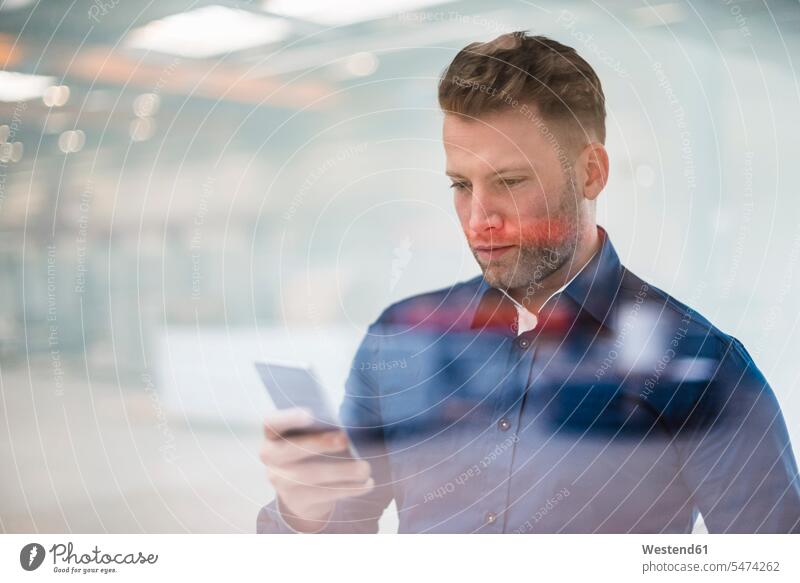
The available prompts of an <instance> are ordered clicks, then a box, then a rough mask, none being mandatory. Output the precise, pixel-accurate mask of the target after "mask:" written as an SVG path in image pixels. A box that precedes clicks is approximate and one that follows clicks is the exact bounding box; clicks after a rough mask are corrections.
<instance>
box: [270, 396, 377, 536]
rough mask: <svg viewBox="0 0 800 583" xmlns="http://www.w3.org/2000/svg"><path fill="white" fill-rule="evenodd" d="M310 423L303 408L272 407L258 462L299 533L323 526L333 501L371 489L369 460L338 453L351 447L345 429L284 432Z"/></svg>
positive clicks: (313, 530)
mask: <svg viewBox="0 0 800 583" xmlns="http://www.w3.org/2000/svg"><path fill="white" fill-rule="evenodd" d="M312 421H313V418H312V417H311V414H310V413H309V412H308V411H306V410H304V409H284V410H281V411H276V412H275V413H272V414H271V415H269V416H268V417H267V418H266V420H265V421H264V444H263V446H262V448H261V456H260V457H261V461H262V462H264V465H265V466H267V475H268V478H269V481H270V482H271V483H272V485H273V487H274V488H275V492H276V494H277V500H278V509H279V510H280V512H281V513H282V516H283V519H284V520H285V521H286V523H287V524H288V525H289V526H291V527H292V528H293V529H295V530H297V531H299V532H315V531H318V530H322V528H323V527H324V526H325V523H326V522H327V520H328V519H329V518H330V515H331V513H332V512H333V507H334V505H335V503H336V501H337V500H339V499H340V498H349V497H351V496H360V495H362V494H366V493H367V492H370V491H371V490H372V488H373V487H374V481H373V479H372V478H371V477H370V466H369V463H368V462H366V461H364V460H359V459H353V458H352V457H342V456H341V454H342V452H346V451H347V448H348V445H349V440H348V438H347V434H346V433H345V432H344V431H326V432H324V433H313V434H312V433H309V434H306V435H295V436H292V437H287V436H285V433H286V432H288V431H290V430H293V429H294V430H296V429H302V428H304V427H308V426H309V425H311V423H312ZM335 454H339V455H335Z"/></svg>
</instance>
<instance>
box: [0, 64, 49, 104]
mask: <svg viewBox="0 0 800 583" xmlns="http://www.w3.org/2000/svg"><path fill="white" fill-rule="evenodd" d="M54 81H55V79H54V78H53V77H44V76H42V75H25V74H24V73H12V72H9V71H0V101H27V100H29V99H37V98H39V97H41V96H42V95H44V92H45V90H46V89H47V88H48V87H49V86H50V85H52V84H53V82H54Z"/></svg>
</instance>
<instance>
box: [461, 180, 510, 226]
mask: <svg viewBox="0 0 800 583" xmlns="http://www.w3.org/2000/svg"><path fill="white" fill-rule="evenodd" d="M471 201H472V204H471V206H470V214H469V228H470V230H472V231H473V232H475V233H480V232H483V231H487V230H489V229H499V228H500V227H502V226H503V219H502V217H501V215H500V213H499V212H498V210H497V209H496V208H494V206H493V201H492V197H491V196H488V193H487V192H486V191H485V190H482V189H478V188H474V189H473V191H472V199H471Z"/></svg>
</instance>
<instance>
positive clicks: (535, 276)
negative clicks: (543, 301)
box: [475, 171, 583, 293]
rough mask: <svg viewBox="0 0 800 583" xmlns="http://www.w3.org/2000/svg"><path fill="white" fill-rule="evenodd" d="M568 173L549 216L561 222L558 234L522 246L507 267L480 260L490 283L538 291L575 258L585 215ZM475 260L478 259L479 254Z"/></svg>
mask: <svg viewBox="0 0 800 583" xmlns="http://www.w3.org/2000/svg"><path fill="white" fill-rule="evenodd" d="M569 174H570V175H568V176H567V181H566V185H565V186H564V188H563V190H562V192H561V195H560V196H559V197H558V201H559V206H558V208H556V209H553V210H552V212H550V213H548V218H549V219H550V220H553V221H556V222H557V223H558V225H559V227H558V235H557V236H553V237H549V239H550V240H549V241H546V242H545V243H544V244H542V243H532V244H528V245H521V246H520V247H519V253H518V255H517V261H516V262H515V263H514V265H512V266H510V267H508V268H504V267H503V266H502V265H500V264H498V262H496V261H495V262H490V263H489V264H488V265H486V266H484V265H481V263H480V261H478V264H479V265H480V266H481V269H482V270H483V277H484V279H485V280H486V283H488V284H489V285H490V286H492V287H494V288H498V289H503V290H506V291H510V290H513V289H527V290H531V289H533V291H534V293H535V290H537V289H539V288H541V287H543V285H542V282H543V281H544V280H546V279H547V278H548V277H549V276H550V275H552V274H553V273H555V272H556V271H558V270H559V269H560V268H561V267H563V266H564V264H566V263H567V262H569V261H570V260H572V258H573V256H574V255H575V250H576V249H577V247H578V233H579V232H580V228H581V226H582V224H583V217H582V216H581V215H580V205H579V202H578V193H577V186H576V184H575V174H574V171H570V173H569ZM475 259H476V260H477V255H476V257H475ZM526 293H527V292H526Z"/></svg>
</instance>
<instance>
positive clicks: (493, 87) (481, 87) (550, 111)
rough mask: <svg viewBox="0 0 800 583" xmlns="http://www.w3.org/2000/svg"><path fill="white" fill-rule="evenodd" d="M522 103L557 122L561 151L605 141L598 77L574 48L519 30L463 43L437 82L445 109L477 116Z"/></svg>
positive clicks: (521, 105)
mask: <svg viewBox="0 0 800 583" xmlns="http://www.w3.org/2000/svg"><path fill="white" fill-rule="evenodd" d="M527 105H533V106H535V109H536V112H537V113H538V115H539V116H540V117H541V118H542V119H543V120H544V121H546V122H550V123H553V124H554V125H555V126H557V131H556V133H557V134H558V136H557V137H558V141H559V142H560V143H561V144H562V145H563V146H564V147H565V148H567V149H570V150H573V151H574V149H575V148H582V147H583V146H584V145H586V144H587V143H588V142H590V141H594V140H599V141H600V142H605V138H606V129H605V119H606V107H605V96H604V95H603V88H602V86H601V85H600V79H599V78H598V77H597V74H596V73H595V72H594V69H592V67H591V65H589V63H587V62H586V61H585V60H584V59H583V58H582V57H581V56H580V55H579V54H578V52H577V51H576V50H575V49H573V48H572V47H568V46H566V45H563V44H561V43H559V42H556V41H554V40H552V39H549V38H547V37H544V36H530V35H529V34H527V33H526V32H525V31H518V32H512V33H508V34H503V35H501V36H499V37H497V38H496V39H494V40H492V41H489V42H485V43H479V42H476V43H471V44H469V45H467V46H466V47H464V48H463V49H462V50H461V51H460V52H459V53H458V54H457V55H456V57H455V58H454V59H453V62H452V63H450V65H449V66H448V67H447V69H445V71H444V73H443V74H442V77H441V79H440V81H439V106H440V107H441V108H442V110H443V111H444V112H445V113H456V114H461V115H466V116H469V117H475V118H477V117H480V116H481V115H485V114H488V113H494V112H496V111H502V110H504V109H513V108H515V107H523V106H527Z"/></svg>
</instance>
